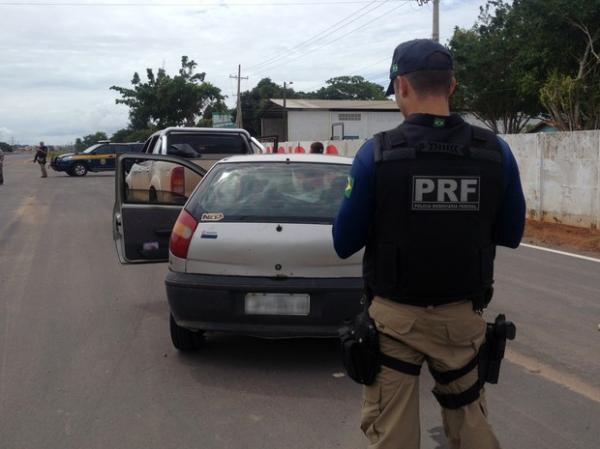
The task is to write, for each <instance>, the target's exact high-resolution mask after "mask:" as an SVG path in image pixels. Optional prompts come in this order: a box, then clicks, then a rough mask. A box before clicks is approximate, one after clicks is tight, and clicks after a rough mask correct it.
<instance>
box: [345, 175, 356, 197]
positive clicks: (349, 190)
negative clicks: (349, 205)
mask: <svg viewBox="0 0 600 449" xmlns="http://www.w3.org/2000/svg"><path fill="white" fill-rule="evenodd" d="M352 187H354V177H352V176H348V183H347V184H346V188H345V189H344V196H345V197H346V198H350V195H352Z"/></svg>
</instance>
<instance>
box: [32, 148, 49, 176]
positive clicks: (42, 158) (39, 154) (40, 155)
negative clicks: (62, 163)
mask: <svg viewBox="0 0 600 449" xmlns="http://www.w3.org/2000/svg"><path fill="white" fill-rule="evenodd" d="M47 158H48V147H47V146H46V145H44V142H40V146H39V147H38V148H37V150H36V152H35V157H34V158H33V162H37V163H38V164H40V169H41V171H42V176H41V177H42V178H47V177H48V172H47V171H46V159H47Z"/></svg>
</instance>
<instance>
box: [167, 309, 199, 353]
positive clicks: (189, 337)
mask: <svg viewBox="0 0 600 449" xmlns="http://www.w3.org/2000/svg"><path fill="white" fill-rule="evenodd" d="M169 329H170V331H171V342H173V346H175V348H176V349H178V350H180V351H182V352H187V351H193V350H195V349H198V348H200V346H202V343H203V342H204V332H203V331H196V332H193V331H191V330H188V329H186V328H184V327H181V326H178V325H177V323H176V322H175V318H173V315H169Z"/></svg>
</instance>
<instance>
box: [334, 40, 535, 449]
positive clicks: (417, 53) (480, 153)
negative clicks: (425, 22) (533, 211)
mask: <svg viewBox="0 0 600 449" xmlns="http://www.w3.org/2000/svg"><path fill="white" fill-rule="evenodd" d="M390 80H391V81H390V84H389V87H388V90H387V94H388V95H391V94H394V95H395V99H396V103H397V105H398V107H399V108H400V110H401V111H402V113H403V114H404V117H405V120H404V122H403V123H402V124H401V125H400V126H398V127H397V128H395V129H393V130H390V131H386V132H383V133H380V134H378V135H376V136H374V138H373V139H370V140H368V141H367V142H366V143H365V144H364V145H363V146H362V147H361V148H360V150H359V151H358V153H357V154H356V157H355V159H354V163H353V165H352V169H351V175H350V176H349V178H348V185H347V187H346V190H345V198H344V200H343V203H342V205H341V207H340V210H339V212H338V215H337V217H336V220H335V223H334V227H333V240H334V246H335V250H336V252H337V253H338V255H339V256H340V257H342V258H346V257H349V256H351V255H352V254H354V253H355V252H357V251H359V250H360V249H361V248H363V247H365V254H364V259H363V272H364V279H365V287H366V289H367V291H368V292H369V293H371V295H372V296H371V297H372V301H371V304H370V307H369V315H370V317H371V318H372V319H373V320H374V322H375V324H376V327H377V329H378V331H379V347H380V351H381V353H382V354H384V356H388V358H391V359H393V360H396V361H399V362H398V363H396V364H395V365H393V366H394V368H390V367H389V366H386V365H383V366H382V367H381V370H380V372H379V374H378V375H377V377H376V379H375V382H374V383H373V384H372V385H368V386H365V387H364V390H363V408H362V422H361V428H362V430H363V432H364V433H365V435H366V436H367V438H368V440H369V442H370V445H369V448H378V449H399V448H402V449H418V448H419V447H420V424H419V372H420V368H421V365H422V364H423V362H424V361H427V364H428V367H429V369H430V371H431V372H432V374H433V377H434V379H435V381H436V382H435V388H434V390H433V394H434V395H435V397H436V399H437V400H438V402H439V403H440V405H441V407H442V418H443V425H444V431H445V434H446V437H447V438H448V441H449V445H450V447H451V448H452V449H459V448H460V449H488V448H490V449H491V448H499V447H500V446H499V443H498V440H497V439H496V437H495V435H494V433H493V431H492V429H491V427H490V425H489V423H488V421H487V406H486V402H485V397H484V391H483V384H482V382H480V379H479V376H478V369H477V363H478V357H477V355H478V351H479V348H480V346H481V345H482V343H483V341H484V337H485V329H486V324H485V321H484V319H483V318H482V316H481V309H483V307H484V306H485V305H486V304H487V302H488V301H489V300H490V298H491V293H492V283H493V263H494V256H495V248H496V245H502V246H507V247H510V248H516V247H517V246H518V245H519V243H520V240H521V237H522V233H523V226H524V221H525V200H524V197H523V192H522V188H521V181H520V179H519V172H518V168H517V164H516V162H515V159H514V157H513V155H512V153H511V151H510V148H509V147H508V145H507V144H506V142H504V141H503V140H501V139H500V138H498V137H496V136H495V135H494V134H493V133H491V132H489V131H487V130H484V129H481V128H477V127H474V126H471V125H469V124H467V123H466V122H465V121H464V120H463V119H462V118H461V117H460V116H458V115H451V114H450V112H449V97H450V95H451V94H452V92H453V91H454V88H455V86H456V81H455V79H454V76H453V62H452V56H451V54H450V52H449V51H448V50H447V49H446V48H445V47H443V46H442V45H440V44H438V43H435V42H433V41H431V40H427V39H418V40H412V41H409V42H404V43H402V44H400V45H399V46H398V47H397V48H396V49H395V51H394V55H393V59H392V65H391V70H390Z"/></svg>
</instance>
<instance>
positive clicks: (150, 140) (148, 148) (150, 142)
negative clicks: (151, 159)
mask: <svg viewBox="0 0 600 449" xmlns="http://www.w3.org/2000/svg"><path fill="white" fill-rule="evenodd" d="M157 138H158V136H154V137H149V138H148V139H147V140H146V142H144V148H143V150H142V152H143V153H146V154H148V153H152V148H153V147H154V142H156V139H157Z"/></svg>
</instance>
